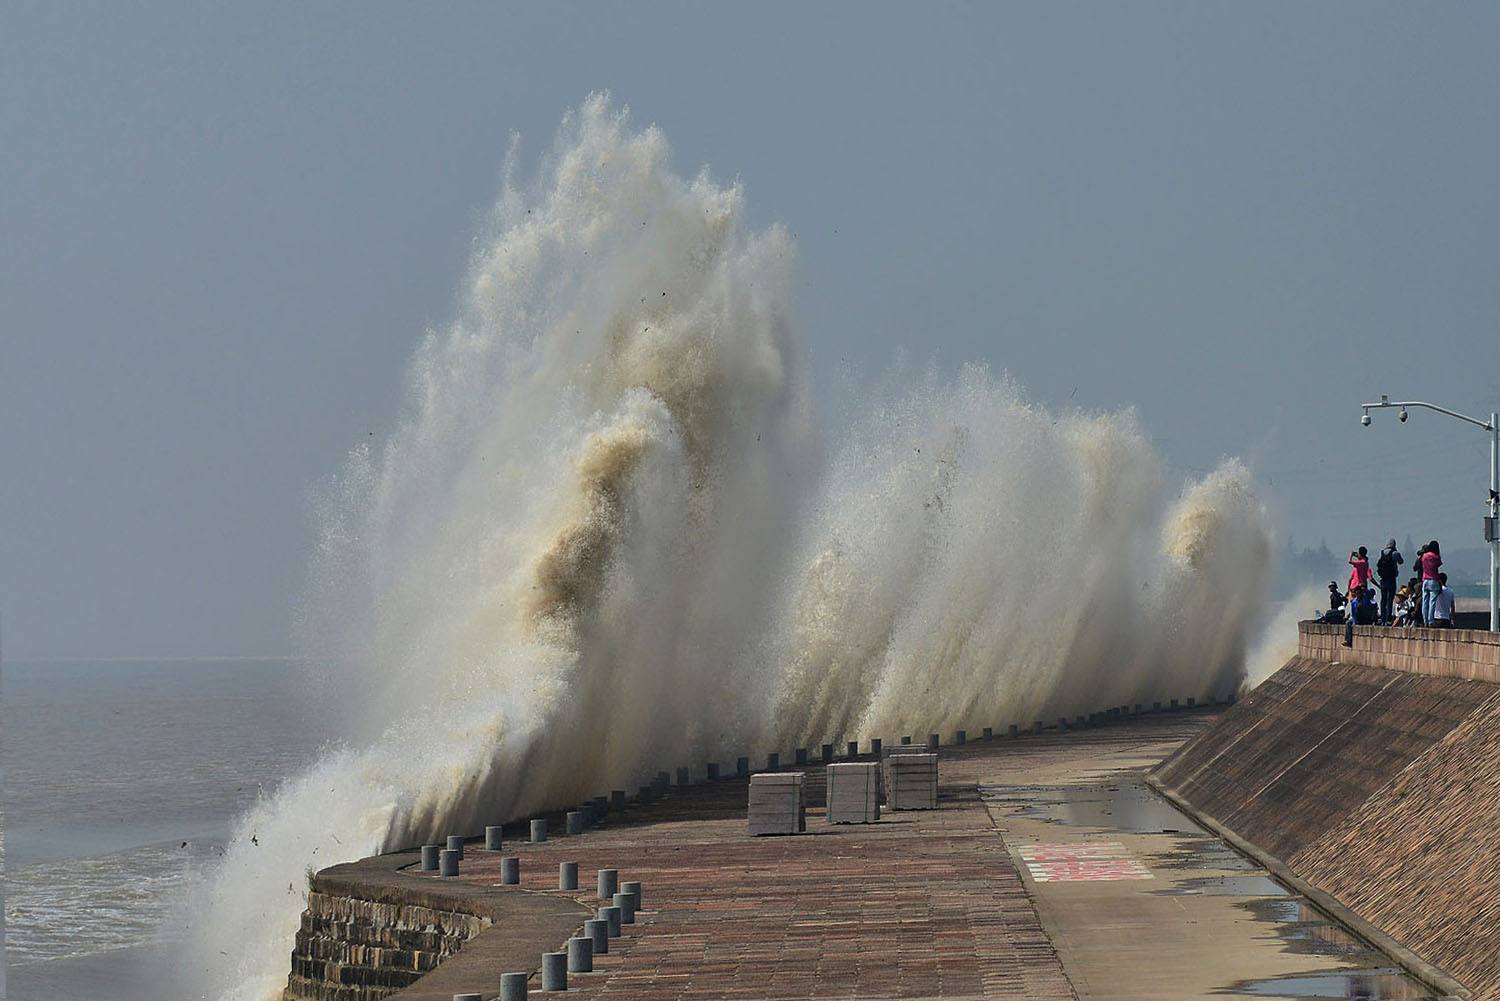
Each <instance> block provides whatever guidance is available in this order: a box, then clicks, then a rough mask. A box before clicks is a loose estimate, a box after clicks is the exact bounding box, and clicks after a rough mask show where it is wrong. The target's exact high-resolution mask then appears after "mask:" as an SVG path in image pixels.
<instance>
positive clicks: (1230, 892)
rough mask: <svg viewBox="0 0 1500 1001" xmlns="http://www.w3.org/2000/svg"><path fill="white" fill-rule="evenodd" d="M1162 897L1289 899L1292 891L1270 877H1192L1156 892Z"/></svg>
mask: <svg viewBox="0 0 1500 1001" xmlns="http://www.w3.org/2000/svg"><path fill="white" fill-rule="evenodd" d="M1156 892H1157V893H1160V894H1161V895H1162V896H1166V897H1185V896H1193V895H1202V896H1207V897H1290V896H1292V891H1291V890H1288V889H1287V888H1286V887H1284V886H1282V885H1281V884H1280V883H1278V882H1276V880H1274V879H1272V878H1271V877H1270V876H1194V877H1192V878H1191V879H1180V880H1178V881H1177V885H1176V886H1173V887H1172V888H1171V889H1170V890H1158V891H1156Z"/></svg>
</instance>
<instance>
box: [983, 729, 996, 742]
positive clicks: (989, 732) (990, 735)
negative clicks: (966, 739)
mask: <svg viewBox="0 0 1500 1001" xmlns="http://www.w3.org/2000/svg"><path fill="white" fill-rule="evenodd" d="M982 738H983V739H984V740H993V739H994V738H995V731H994V728H993V727H988V726H987V727H985V728H984V732H983V734H982Z"/></svg>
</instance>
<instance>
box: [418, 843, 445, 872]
mask: <svg viewBox="0 0 1500 1001" xmlns="http://www.w3.org/2000/svg"><path fill="white" fill-rule="evenodd" d="M442 850H443V849H442V846H441V845H423V846H422V871H423V872H437V867H438V852H440V851H442Z"/></svg>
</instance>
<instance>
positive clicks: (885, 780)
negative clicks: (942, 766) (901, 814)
mask: <svg viewBox="0 0 1500 1001" xmlns="http://www.w3.org/2000/svg"><path fill="white" fill-rule="evenodd" d="M931 753H933V752H932V749H931V748H929V747H928V746H927V745H926V744H900V745H897V746H895V747H886V748H883V749H882V750H881V752H880V799H881V802H883V803H885V804H886V805H887V806H889V805H890V802H891V768H890V760H891V758H893V757H895V756H896V755H898V754H931Z"/></svg>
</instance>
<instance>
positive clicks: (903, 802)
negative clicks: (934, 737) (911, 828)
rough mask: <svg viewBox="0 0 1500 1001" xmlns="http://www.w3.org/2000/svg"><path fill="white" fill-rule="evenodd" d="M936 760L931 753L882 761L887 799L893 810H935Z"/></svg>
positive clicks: (908, 755)
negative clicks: (883, 763)
mask: <svg viewBox="0 0 1500 1001" xmlns="http://www.w3.org/2000/svg"><path fill="white" fill-rule="evenodd" d="M937 760H938V756H937V755H936V754H932V753H930V752H926V753H919V754H892V755H891V756H890V757H888V758H886V759H885V787H886V800H887V802H889V803H890V806H891V809H892V810H936V809H937V786H938V780H937V770H938V766H937Z"/></svg>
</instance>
